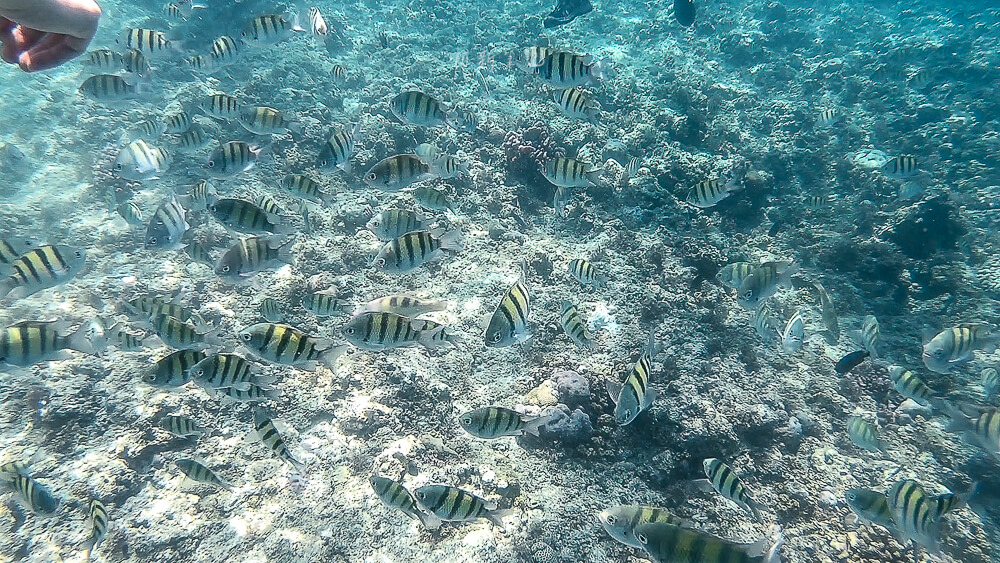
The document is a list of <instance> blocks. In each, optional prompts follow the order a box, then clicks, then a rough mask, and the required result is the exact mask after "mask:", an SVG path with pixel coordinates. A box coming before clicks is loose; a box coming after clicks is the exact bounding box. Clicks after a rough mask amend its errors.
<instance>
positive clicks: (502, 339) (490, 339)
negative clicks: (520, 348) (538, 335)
mask: <svg viewBox="0 0 1000 563" xmlns="http://www.w3.org/2000/svg"><path fill="white" fill-rule="evenodd" d="M525 270H526V266H524V265H522V268H521V277H520V278H518V280H517V281H516V282H514V284H513V285H511V286H510V287H509V288H508V289H507V291H506V292H504V294H503V297H502V298H501V299H500V303H498V304H497V307H496V309H494V310H493V315H492V316H491V317H490V322H489V324H487V325H486V336H485V340H486V346H488V347H490V348H502V347H504V346H511V345H513V344H518V343H521V342H524V341H525V340H527V339H528V338H530V337H531V333H530V332H529V330H528V317H529V316H530V315H531V296H530V295H529V294H528V286H527V285H526V283H525Z"/></svg>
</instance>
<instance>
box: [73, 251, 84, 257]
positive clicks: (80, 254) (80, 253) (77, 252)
mask: <svg viewBox="0 0 1000 563" xmlns="http://www.w3.org/2000/svg"><path fill="white" fill-rule="evenodd" d="M73 254H74V255H76V257H77V258H83V252H80V251H79V250H77V251H76V252H74V253H73Z"/></svg>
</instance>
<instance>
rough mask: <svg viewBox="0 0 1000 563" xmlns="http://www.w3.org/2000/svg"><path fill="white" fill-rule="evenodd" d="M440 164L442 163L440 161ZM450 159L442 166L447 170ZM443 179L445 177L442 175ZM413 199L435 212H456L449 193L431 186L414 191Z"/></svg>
mask: <svg viewBox="0 0 1000 563" xmlns="http://www.w3.org/2000/svg"><path fill="white" fill-rule="evenodd" d="M439 162H440V161H439ZM448 162H450V161H449V160H448V159H445V161H444V162H442V163H441V164H442V165H443V166H444V167H445V168H447V167H448ZM442 177H445V176H444V174H442ZM412 195H413V199H414V201H416V202H417V203H419V204H420V205H421V206H422V207H425V208H427V209H430V210H433V211H454V210H455V206H454V205H453V204H452V203H451V199H449V198H448V192H446V191H444V190H439V189H437V188H434V187H431V186H420V187H418V188H417V189H415V190H413V194H412Z"/></svg>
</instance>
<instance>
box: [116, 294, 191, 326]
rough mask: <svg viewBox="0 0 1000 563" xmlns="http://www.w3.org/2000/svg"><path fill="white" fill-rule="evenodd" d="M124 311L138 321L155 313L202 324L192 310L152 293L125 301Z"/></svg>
mask: <svg viewBox="0 0 1000 563" xmlns="http://www.w3.org/2000/svg"><path fill="white" fill-rule="evenodd" d="M125 311H126V312H128V314H129V316H130V317H132V319H133V320H138V321H144V320H147V319H149V318H150V317H154V316H157V315H169V316H171V317H174V318H175V319H180V320H182V321H184V322H187V321H191V320H193V321H195V322H198V323H202V324H203V321H202V319H201V317H199V316H198V314H197V313H195V312H194V310H192V309H189V308H187V307H184V306H183V305H180V304H178V303H174V302H173V301H167V300H165V299H162V298H160V297H156V296H153V295H145V296H143V297H136V298H135V299H133V300H131V301H129V302H127V303H125Z"/></svg>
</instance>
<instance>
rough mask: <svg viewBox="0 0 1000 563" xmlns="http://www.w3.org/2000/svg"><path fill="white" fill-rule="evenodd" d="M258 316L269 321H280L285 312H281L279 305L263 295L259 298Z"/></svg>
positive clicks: (283, 318)
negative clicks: (262, 297)
mask: <svg viewBox="0 0 1000 563" xmlns="http://www.w3.org/2000/svg"><path fill="white" fill-rule="evenodd" d="M260 316H261V317H264V320H265V321H267V322H269V323H280V322H281V321H283V320H285V313H284V312H282V310H281V305H280V304H279V303H278V301H277V300H276V299H274V298H271V297H265V298H264V299H262V300H261V302H260Z"/></svg>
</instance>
